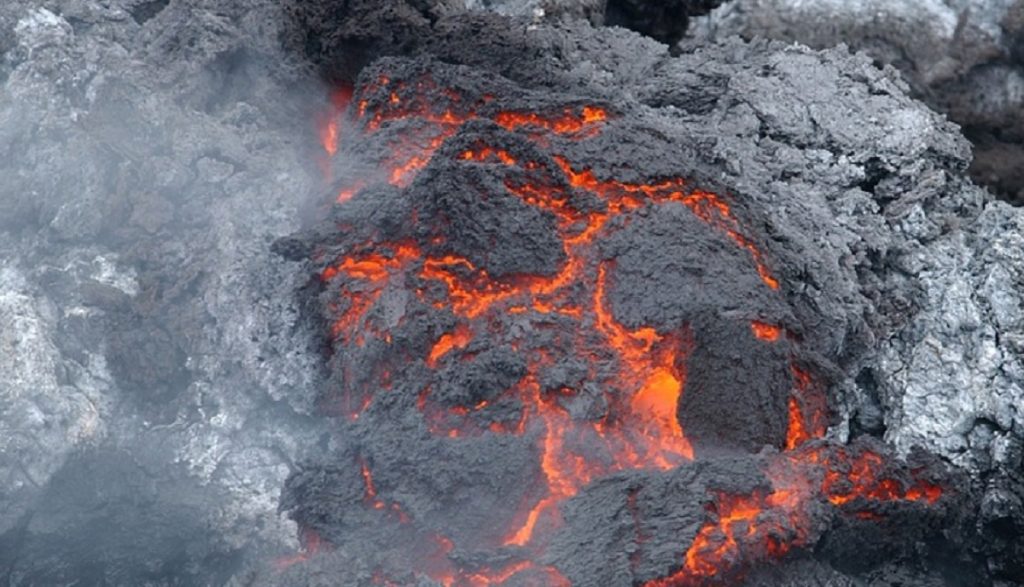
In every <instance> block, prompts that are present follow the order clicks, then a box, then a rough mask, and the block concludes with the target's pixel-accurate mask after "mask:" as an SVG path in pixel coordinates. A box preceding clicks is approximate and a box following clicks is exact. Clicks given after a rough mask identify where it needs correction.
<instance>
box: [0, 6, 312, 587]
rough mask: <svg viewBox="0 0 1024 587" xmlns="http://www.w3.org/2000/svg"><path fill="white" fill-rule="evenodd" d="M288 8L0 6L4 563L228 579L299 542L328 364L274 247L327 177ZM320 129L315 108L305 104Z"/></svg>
mask: <svg viewBox="0 0 1024 587" xmlns="http://www.w3.org/2000/svg"><path fill="white" fill-rule="evenodd" d="M282 22H283V17H282V15H281V14H280V13H279V10H278V9H277V7H276V5H275V4H274V3H263V4H259V5H254V4H253V3H251V2H235V3H225V2H187V1H178V0H173V1H171V2H139V1H135V0H126V1H123V2H122V1H116V2H104V3H95V2H77V1H71V2H35V1H23V0H18V1H12V2H5V3H3V6H0V84H2V89H0V152H2V155H3V160H2V162H0V175H2V179H0V250H2V251H3V266H2V268H0V346H2V352H0V373H3V377H2V382H0V396H2V400H3V401H2V403H3V408H2V411H0V413H2V416H0V430H2V431H3V432H2V437H3V438H2V440H0V447H2V450H0V453H2V456H0V475H2V479H3V486H2V487H0V568H2V569H3V576H4V577H5V580H6V581H7V582H8V583H9V584H11V585H42V584H70V583H76V582H77V583H88V584H110V585H139V584H183V583H189V584H217V583H223V582H224V581H226V580H227V577H228V576H229V575H230V574H231V572H232V571H233V569H235V568H236V567H237V565H238V564H239V562H240V561H242V560H245V559H246V558H247V557H255V558H260V559H262V558H265V557H272V556H274V555H275V553H282V552H288V551H290V550H292V549H294V548H295V547H296V545H297V543H296V538H295V537H296V533H295V525H294V524H293V523H292V522H290V521H288V520H287V519H285V518H284V517H283V516H281V515H279V514H278V512H277V506H278V499H279V495H280V491H281V488H282V486H283V483H284V481H285V479H286V477H287V475H288V473H289V469H290V465H291V460H292V459H293V458H296V457H297V455H301V454H302V453H303V452H304V451H305V450H306V449H307V448H309V447H311V446H315V445H316V442H317V432H316V426H315V423H314V422H312V421H310V420H308V419H306V415H307V414H309V413H310V412H311V411H312V409H313V408H312V389H311V388H310V386H309V384H310V382H311V381H312V380H313V379H315V378H316V376H317V370H316V367H315V365H316V362H315V359H314V358H313V356H312V355H311V354H310V353H309V352H308V349H309V346H310V345H309V343H308V341H309V335H308V334H305V333H304V331H303V330H302V327H301V325H300V324H299V323H298V322H297V320H298V309H297V308H296V307H295V302H294V299H293V297H292V296H291V292H292V291H293V289H294V287H296V285H297V284H300V283H302V282H304V281H305V279H306V276H305V275H297V274H296V273H295V267H294V266H293V265H290V264H287V263H284V262H282V261H280V260H278V258H277V257H275V256H273V255H272V254H271V253H270V245H271V243H272V241H273V239H274V238H276V237H278V236H281V235H284V234H287V233H288V232H289V231H291V230H294V229H295V227H296V226H297V220H298V217H299V215H298V209H299V208H300V207H301V205H302V202H303V200H304V195H305V194H306V193H308V192H310V191H312V190H313V189H316V186H317V185H318V184H319V182H320V181H321V179H320V178H319V172H318V171H317V170H316V168H315V165H314V163H313V161H312V160H311V159H310V158H309V157H308V153H309V152H311V150H312V149H313V148H315V146H316V136H315V130H314V129H313V128H310V130H309V131H308V132H306V131H305V129H306V126H305V125H306V123H307V120H311V119H310V118H309V113H310V112H311V111H313V109H314V108H317V107H319V105H318V104H316V103H315V102H314V101H312V100H311V99H310V98H308V97H304V96H302V93H303V92H302V90H298V91H296V88H308V89H309V91H311V92H319V90H320V85H319V83H318V82H317V81H316V80H313V79H310V78H307V77H305V73H304V71H305V70H303V69H302V68H301V67H299V66H297V65H296V64H295V62H293V61H290V60H289V57H288V55H286V54H285V53H284V52H283V51H282V50H281V47H280V41H279V39H278V37H277V34H278V30H279V29H280V25H281V23H282ZM309 124H310V127H312V123H311V122H310V123H309Z"/></svg>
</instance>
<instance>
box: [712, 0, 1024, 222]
mask: <svg viewBox="0 0 1024 587" xmlns="http://www.w3.org/2000/svg"><path fill="white" fill-rule="evenodd" d="M1022 14H1024V2H1020V1H1019V0H1006V1H999V2H990V1H987V0H967V1H950V0H897V1H890V0H857V1H851V2H840V3H836V2H799V1H793V0H737V1H735V2H731V3H729V4H727V5H725V6H723V7H722V8H720V9H719V10H718V11H716V12H715V13H714V14H713V15H712V16H711V17H709V18H708V19H706V20H704V21H702V22H700V23H699V24H698V25H697V26H696V27H695V34H696V36H698V37H707V36H712V37H715V36H728V35H732V34H740V35H742V36H744V37H747V38H753V37H768V38H773V39H781V40H787V41H798V42H801V43H805V44H807V45H810V46H812V47H818V48H824V47H833V46H836V45H839V44H840V43H842V44H846V45H848V46H850V47H851V48H853V49H856V50H862V51H865V52H866V53H868V54H869V55H871V56H872V57H873V58H874V59H876V60H877V61H879V62H880V63H884V64H889V65H893V66H895V67H896V68H898V69H899V70H900V72H901V73H902V74H903V75H904V77H905V78H906V79H907V80H908V82H909V83H910V85H911V87H912V88H913V91H914V93H915V95H916V96H918V97H920V98H921V99H923V100H924V101H926V102H928V103H929V104H931V105H932V106H933V107H935V108H936V109H938V110H940V111H942V112H945V113H947V114H948V115H949V116H950V118H951V119H952V120H954V121H955V122H957V123H958V124H960V125H961V126H962V127H963V128H964V133H965V135H966V136H967V137H968V138H969V139H970V140H971V142H972V143H974V145H975V158H974V161H973V163H972V167H971V176H972V177H973V178H974V179H975V180H976V181H978V182H979V183H981V184H983V185H986V186H988V187H990V188H991V189H992V190H993V191H994V192H995V193H996V194H998V195H999V196H1000V197H1002V198H1004V199H1006V200H1008V201H1010V202H1015V203H1018V204H1019V203H1021V202H1024V196H1022V193H1024V191H1022V189H1024V178H1022V177H1021V176H1020V174H1019V172H1018V170H1019V169H1021V168H1022V167H1024V165H1022V161H1024V149H1022V148H1021V144H1022V141H1024V118H1022V116H1021V112H1022V111H1024V110H1022V107H1021V106H1022V98H1021V95H1022V94H1021V91H1020V88H1021V87H1022V84H1024V61H1022V60H1021V55H1020V51H1019V47H1020V46H1021V39H1022V38H1024V18H1022V16H1021V15H1022Z"/></svg>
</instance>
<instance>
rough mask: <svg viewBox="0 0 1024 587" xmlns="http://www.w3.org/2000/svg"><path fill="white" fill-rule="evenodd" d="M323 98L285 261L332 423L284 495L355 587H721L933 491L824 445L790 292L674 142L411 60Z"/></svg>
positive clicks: (877, 450) (930, 498)
mask: <svg viewBox="0 0 1024 587" xmlns="http://www.w3.org/2000/svg"><path fill="white" fill-rule="evenodd" d="M333 103H334V107H335V109H334V110H333V111H332V112H331V113H330V115H328V116H326V117H325V118H324V120H323V121H322V122H323V124H322V131H321V139H322V144H323V148H324V151H325V153H326V154H327V155H328V156H330V158H331V159H330V160H331V162H332V164H331V167H330V169H329V173H330V177H331V178H332V181H334V183H333V185H334V189H333V192H332V199H333V202H331V203H330V204H329V206H328V209H325V211H324V219H323V221H322V222H321V223H320V224H319V225H318V226H316V227H314V228H313V229H311V230H310V231H309V232H308V233H307V234H305V235H303V236H302V237H300V240H301V239H304V240H305V245H304V246H303V247H300V248H299V249H298V250H302V251H312V253H311V255H310V263H311V264H312V265H313V266H314V267H315V271H316V279H315V283H314V285H313V286H311V287H310V288H309V289H308V290H307V295H310V296H311V302H312V303H311V304H310V305H311V306H312V307H315V308H316V320H315V321H316V322H317V323H318V324H320V325H322V326H321V328H322V332H323V335H324V336H325V338H326V340H327V341H328V345H327V349H328V353H327V365H328V370H327V371H328V374H329V375H328V378H327V385H326V386H325V389H324V391H323V393H322V395H321V408H322V410H323V412H324V413H325V414H329V415H332V416H334V417H336V418H337V421H338V426H337V427H338V438H337V439H336V441H335V443H334V444H335V445H336V450H334V451H333V453H332V455H333V456H332V459H333V462H331V463H328V464H320V465H316V466H310V467H308V468H306V469H304V470H302V471H300V472H298V473H297V474H296V475H294V476H293V478H292V480H291V481H290V483H289V488H288V492H287V493H288V497H287V498H286V503H285V506H286V507H287V508H288V509H289V510H291V512H292V515H293V517H295V519H296V520H297V521H299V522H300V524H301V525H302V526H303V527H304V528H305V529H306V531H307V532H311V534H310V536H316V539H315V543H316V545H317V548H318V549H319V548H321V546H322V545H327V546H323V547H324V548H327V549H328V550H329V549H331V548H337V549H338V551H342V550H348V551H351V552H358V553H360V554H359V555H358V556H359V557H360V560H361V561H362V562H363V563H366V564H369V565H370V567H372V577H371V579H372V582H373V583H376V584H408V582H414V581H415V580H420V579H430V580H433V581H435V582H436V583H439V584H442V585H500V584H509V585H513V584H524V585H534V584H549V585H569V584H577V585H589V584H615V585H619V584H622V585H631V584H647V585H652V586H661V585H698V584H715V583H717V582H725V583H729V582H735V581H736V580H737V579H738V578H739V577H742V574H743V573H744V571H745V569H747V568H749V567H750V566H751V565H756V564H761V563H764V562H766V561H772V560H778V559H780V558H783V557H786V556H789V555H791V553H793V552H795V551H799V550H800V549H802V548H805V547H807V548H809V547H811V546H813V545H814V544H815V542H816V541H817V540H818V539H819V538H820V537H821V536H822V534H823V533H824V532H825V531H826V530H827V528H828V526H829V521H828V520H830V519H831V517H833V516H849V517H852V518H853V519H856V520H857V521H858V522H860V523H875V522H877V520H878V519H882V518H884V516H885V513H884V512H882V511H881V510H879V507H880V504H892V503H898V504H903V506H901V507H907V508H911V509H912V510H913V511H921V512H925V513H927V512H928V511H931V509H932V508H933V506H935V505H936V504H937V503H939V502H940V501H941V499H942V496H943V490H942V489H941V488H940V486H939V485H937V484H935V483H933V482H932V481H929V480H928V479H927V478H926V477H928V475H925V473H926V471H923V470H922V471H918V472H916V473H911V472H909V471H907V470H906V469H905V468H900V467H899V466H897V465H895V464H893V462H890V459H889V458H888V457H887V456H884V448H883V447H881V446H876V445H874V444H870V443H869V444H866V445H865V444H863V443H861V444H857V445H855V446H851V447H840V446H836V445H835V444H834V443H832V442H830V441H827V440H825V436H826V430H827V427H828V424H829V420H830V415H829V410H828V401H827V397H826V388H827V381H825V380H824V377H823V376H822V375H820V373H823V372H825V370H824V369H823V368H821V365H820V364H819V362H818V360H817V359H814V358H812V356H810V355H808V354H807V353H806V352H805V351H804V349H803V348H802V347H801V340H802V336H801V332H802V329H803V326H802V325H801V324H799V323H798V321H797V319H796V318H795V317H794V316H795V315H796V313H794V312H793V311H792V309H791V307H790V305H789V304H790V302H789V298H788V297H787V292H788V290H789V288H790V287H791V285H792V284H790V283H787V282H786V280H785V271H783V270H782V269H783V268H780V267H778V266H776V262H775V261H774V260H773V259H774V257H773V254H772V246H773V244H772V242H771V240H770V239H768V238H767V237H766V232H765V230H764V227H763V226H762V227H759V226H758V224H757V222H756V218H757V215H756V210H750V209H748V208H747V206H746V205H745V203H744V200H743V198H742V195H741V194H736V193H731V192H730V191H728V190H725V189H722V188H721V187H720V186H716V185H714V183H713V182H710V181H708V180H707V179H706V174H704V173H702V172H701V167H700V165H699V164H698V163H696V161H697V158H696V157H695V156H694V151H693V147H692V146H691V145H690V144H689V143H688V142H687V140H686V137H673V136H671V135H670V134H668V133H665V132H656V131H654V130H653V129H652V127H651V125H650V122H649V121H648V120H646V119H645V115H644V113H643V112H642V111H640V110H637V111H632V110H630V109H627V108H624V107H621V106H617V105H614V104H609V103H605V102H602V101H600V100H594V99H590V98H588V97H586V96H566V95H552V94H551V93H547V92H536V91H531V90H529V89H526V88H523V87H520V86H517V85H515V84H513V83H512V82H510V81H508V80H504V79H502V78H499V77H496V76H491V75H485V74H482V73H480V72H479V71H477V70H473V69H469V68H465V67H458V66H452V65H446V64H442V63H437V62H433V61H430V60H428V59H419V60H409V59H398V58H388V59H382V60H380V61H378V62H376V63H375V64H374V65H372V66H370V67H368V68H366V69H365V70H364V71H363V72H362V74H361V76H360V78H359V81H358V83H357V84H356V87H355V88H354V90H349V91H346V90H341V91H339V92H338V93H336V94H335V96H334V101H333ZM883 509H884V508H883ZM922 515H924V514H922ZM366 561H370V562H369V563H367V562H366ZM297 564H298V563H297Z"/></svg>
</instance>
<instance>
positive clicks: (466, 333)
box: [427, 324, 473, 368]
mask: <svg viewBox="0 0 1024 587" xmlns="http://www.w3.org/2000/svg"><path fill="white" fill-rule="evenodd" d="M472 340H473V333H472V331H470V329H469V328H468V327H466V326H465V325H461V324H460V325H459V327H458V328H456V329H455V332H452V333H450V334H445V335H442V336H441V338H440V339H438V341H437V342H436V343H435V344H434V348H432V349H430V355H429V356H428V357H427V366H429V367H431V368H433V367H436V366H437V361H438V360H439V359H440V358H441V357H443V356H445V355H447V354H448V353H449V352H451V351H452V350H453V349H461V348H462V347H464V346H466V345H467V344H469V343H470V341H472Z"/></svg>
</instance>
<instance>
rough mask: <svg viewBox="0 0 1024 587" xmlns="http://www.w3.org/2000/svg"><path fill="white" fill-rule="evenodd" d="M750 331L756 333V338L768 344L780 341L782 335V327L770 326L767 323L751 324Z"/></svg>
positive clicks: (755, 322)
mask: <svg viewBox="0 0 1024 587" xmlns="http://www.w3.org/2000/svg"><path fill="white" fill-rule="evenodd" d="M750 329H751V330H753V331H754V336H756V337H757V338H759V339H761V340H765V341H768V342H776V341H778V340H779V336H781V335H782V328H781V327H779V326H776V325H774V324H768V323H767V322H757V321H754V322H751V323H750Z"/></svg>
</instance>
